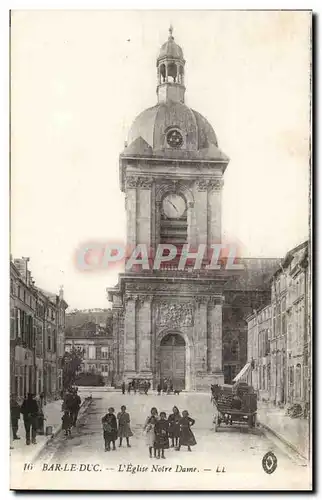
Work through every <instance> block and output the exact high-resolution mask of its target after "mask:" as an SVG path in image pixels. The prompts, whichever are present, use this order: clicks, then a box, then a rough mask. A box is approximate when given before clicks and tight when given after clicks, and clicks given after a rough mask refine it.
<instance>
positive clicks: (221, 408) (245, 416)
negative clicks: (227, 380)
mask: <svg viewBox="0 0 322 500" xmlns="http://www.w3.org/2000/svg"><path fill="white" fill-rule="evenodd" d="M243 389H244V390H239V389H238V387H234V386H213V387H212V398H211V399H212V403H213V405H214V407H215V414H214V424H215V427H214V429H215V432H217V430H218V427H219V426H220V425H221V424H225V425H229V426H232V425H247V426H248V427H249V428H252V427H255V425H256V414H257V396H256V394H255V393H254V391H253V389H252V388H251V387H250V386H248V387H247V389H246V388H245V387H244V388H243Z"/></svg>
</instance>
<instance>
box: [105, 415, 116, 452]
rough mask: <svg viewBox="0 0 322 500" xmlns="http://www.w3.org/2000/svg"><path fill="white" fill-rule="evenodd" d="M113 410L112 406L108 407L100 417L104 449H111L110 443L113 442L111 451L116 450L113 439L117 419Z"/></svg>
mask: <svg viewBox="0 0 322 500" xmlns="http://www.w3.org/2000/svg"><path fill="white" fill-rule="evenodd" d="M114 411H115V410H114V408H109V409H108V413H107V414H106V415H105V416H104V417H103V418H102V424H103V437H104V442H105V451H110V450H111V443H112V444H113V451H115V450H116V448H115V441H116V439H117V421H116V417H115V415H114Z"/></svg>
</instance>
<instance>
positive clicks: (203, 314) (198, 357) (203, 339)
mask: <svg viewBox="0 0 322 500" xmlns="http://www.w3.org/2000/svg"><path fill="white" fill-rule="evenodd" d="M207 304H208V297H207V296H199V297H196V316H195V319H196V321H195V334H194V337H195V370H196V371H197V372H202V373H204V372H206V370H207Z"/></svg>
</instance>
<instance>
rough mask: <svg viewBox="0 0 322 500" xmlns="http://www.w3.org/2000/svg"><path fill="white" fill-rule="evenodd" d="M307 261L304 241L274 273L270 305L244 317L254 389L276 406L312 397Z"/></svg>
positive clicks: (304, 402) (304, 400)
mask: <svg viewBox="0 0 322 500" xmlns="http://www.w3.org/2000/svg"><path fill="white" fill-rule="evenodd" d="M308 262H309V260H308V242H304V243H303V244H301V245H299V246H297V247H296V248H294V249H292V250H290V251H289V252H288V253H287V254H286V256H285V258H284V259H283V260H282V262H281V265H280V266H279V269H278V270H277V271H276V272H275V273H274V274H273V276H272V279H271V299H270V304H269V305H267V306H266V307H263V308H261V309H259V310H257V311H254V312H253V314H251V315H249V316H248V317H247V322H248V361H249V362H253V370H252V379H253V384H254V387H255V388H256V389H258V391H259V394H260V396H261V397H262V398H263V399H266V400H269V401H270V402H272V403H274V404H277V405H284V404H290V405H291V404H294V403H298V404H301V405H303V406H305V405H308V404H309V401H310V392H311V391H310V376H311V368H310V365H311V347H310V346H311V334H310V331H311V330H310V322H309V266H308ZM263 339H264V340H263ZM264 367H266V368H264Z"/></svg>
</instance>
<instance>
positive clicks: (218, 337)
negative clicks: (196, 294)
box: [209, 297, 223, 374]
mask: <svg viewBox="0 0 322 500" xmlns="http://www.w3.org/2000/svg"><path fill="white" fill-rule="evenodd" d="M222 303H223V298H222V297H218V298H214V299H212V300H211V302H210V304H209V326H210V369H211V372H212V373H216V374H217V373H218V374H219V373H222Z"/></svg>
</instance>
